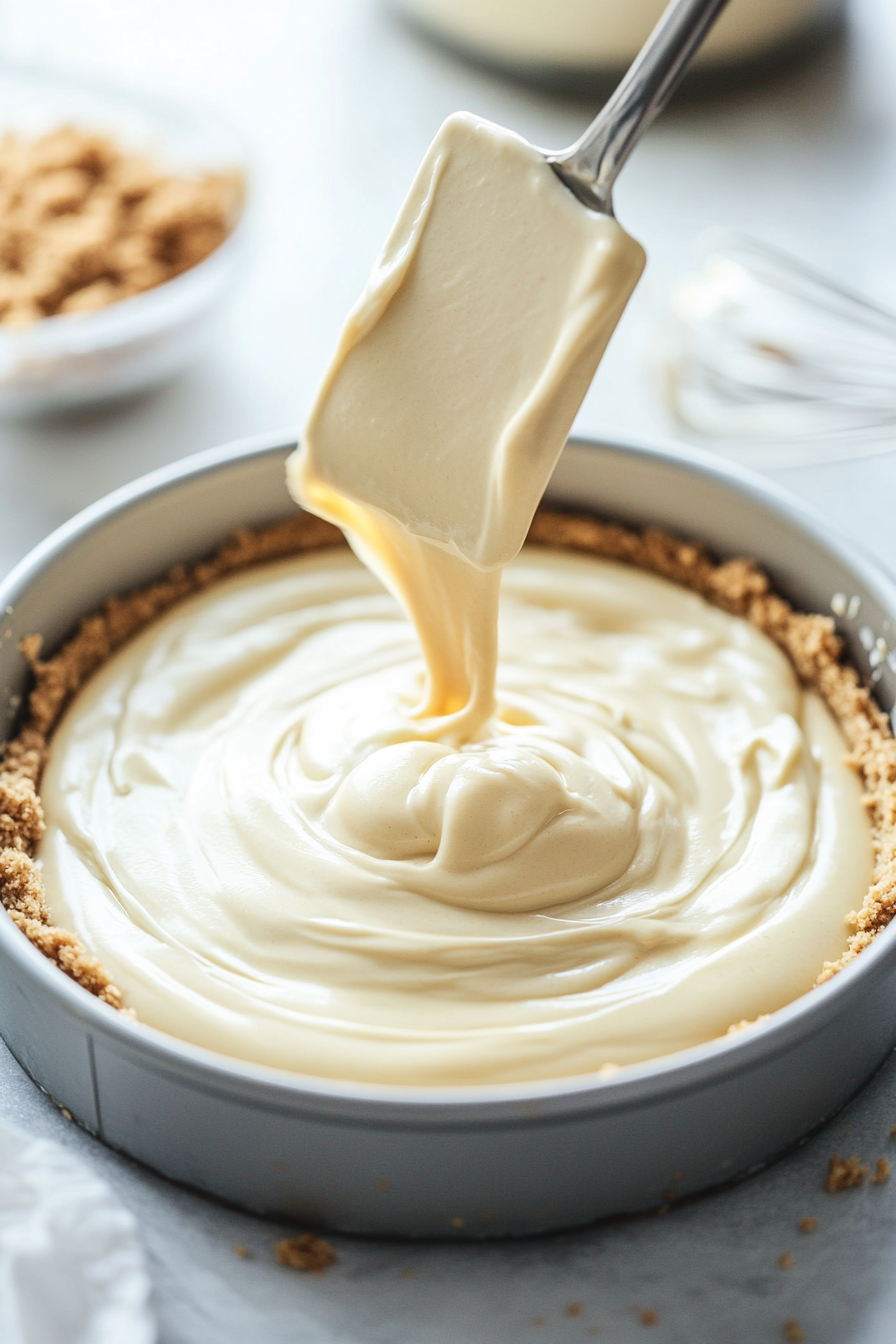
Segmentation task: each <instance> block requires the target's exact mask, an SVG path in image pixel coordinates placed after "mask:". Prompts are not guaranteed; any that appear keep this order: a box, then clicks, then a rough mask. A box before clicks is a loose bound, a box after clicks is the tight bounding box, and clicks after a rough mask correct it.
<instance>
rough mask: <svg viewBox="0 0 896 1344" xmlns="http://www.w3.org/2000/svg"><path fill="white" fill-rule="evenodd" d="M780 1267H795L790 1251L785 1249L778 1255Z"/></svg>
mask: <svg viewBox="0 0 896 1344" xmlns="http://www.w3.org/2000/svg"><path fill="white" fill-rule="evenodd" d="M778 1268H779V1269H793V1256H792V1255H791V1254H790V1252H789V1251H784V1252H783V1253H782V1254H781V1255H779V1256H778Z"/></svg>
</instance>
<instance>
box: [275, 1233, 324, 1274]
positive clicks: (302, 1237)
mask: <svg viewBox="0 0 896 1344" xmlns="http://www.w3.org/2000/svg"><path fill="white" fill-rule="evenodd" d="M336 1258H337V1257H336V1252H335V1251H334V1250H333V1247H332V1246H331V1245H330V1243H329V1242H328V1241H324V1240H323V1238H322V1237H316V1236H315V1235H314V1233H313V1232H300V1233H299V1235H298V1236H297V1237H284V1238H283V1240H282V1241H278V1242H277V1263H278V1264H281V1265H287V1266H288V1267H289V1268H290V1269H303V1270H306V1271H307V1272H308V1273H310V1274H322V1273H323V1271H324V1270H325V1269H329V1267H330V1265H333V1264H335V1263H336Z"/></svg>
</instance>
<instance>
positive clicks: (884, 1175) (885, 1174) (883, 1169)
mask: <svg viewBox="0 0 896 1344" xmlns="http://www.w3.org/2000/svg"><path fill="white" fill-rule="evenodd" d="M892 1170H893V1167H892V1164H891V1163H890V1162H888V1161H887V1159H886V1158H885V1157H879V1158H878V1159H877V1162H876V1163H875V1166H874V1174H873V1176H872V1177H871V1182H872V1184H873V1185H883V1183H884V1181H888V1180H889V1179H890V1172H891V1171H892Z"/></svg>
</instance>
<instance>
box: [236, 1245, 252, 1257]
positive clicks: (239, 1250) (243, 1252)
mask: <svg viewBox="0 0 896 1344" xmlns="http://www.w3.org/2000/svg"><path fill="white" fill-rule="evenodd" d="M233 1253H234V1255H235V1256H236V1258H237V1260H251V1258H252V1256H251V1255H250V1253H249V1251H248V1250H247V1249H246V1247H245V1246H243V1245H242V1244H241V1243H240V1242H237V1244H236V1246H234V1248H233Z"/></svg>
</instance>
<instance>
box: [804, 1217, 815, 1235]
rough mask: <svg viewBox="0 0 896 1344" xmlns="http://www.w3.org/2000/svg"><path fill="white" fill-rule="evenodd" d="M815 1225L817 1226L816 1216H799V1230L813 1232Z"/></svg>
mask: <svg viewBox="0 0 896 1344" xmlns="http://www.w3.org/2000/svg"><path fill="white" fill-rule="evenodd" d="M817 1226H818V1219H817V1218H801V1219H800V1231H801V1232H814V1231H815V1229H816V1227H817Z"/></svg>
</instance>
